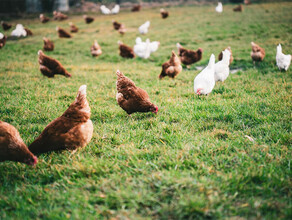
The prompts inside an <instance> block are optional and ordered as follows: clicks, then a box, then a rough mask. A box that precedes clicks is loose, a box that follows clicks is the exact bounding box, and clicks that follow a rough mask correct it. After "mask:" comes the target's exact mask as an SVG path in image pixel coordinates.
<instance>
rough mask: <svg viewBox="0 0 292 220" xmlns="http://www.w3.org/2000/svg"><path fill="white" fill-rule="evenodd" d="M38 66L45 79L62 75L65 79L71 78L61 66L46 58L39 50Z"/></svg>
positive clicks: (57, 62) (55, 61)
mask: <svg viewBox="0 0 292 220" xmlns="http://www.w3.org/2000/svg"><path fill="white" fill-rule="evenodd" d="M38 55H39V64H40V71H41V73H42V74H43V75H45V76H47V77H54V75H56V74H59V75H64V76H66V77H71V74H70V73H68V71H67V70H66V69H65V68H64V67H63V66H62V64H61V63H60V62H59V61H58V60H55V59H53V58H51V57H48V56H46V55H45V54H44V53H43V51H41V50H39V52H38Z"/></svg>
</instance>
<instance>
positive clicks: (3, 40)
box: [0, 33, 7, 49]
mask: <svg viewBox="0 0 292 220" xmlns="http://www.w3.org/2000/svg"><path fill="white" fill-rule="evenodd" d="M6 39H7V37H6V36H5V35H4V34H2V33H0V49H1V48H2V47H4V46H5V44H6Z"/></svg>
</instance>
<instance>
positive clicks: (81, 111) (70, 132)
mask: <svg viewBox="0 0 292 220" xmlns="http://www.w3.org/2000/svg"><path fill="white" fill-rule="evenodd" d="M90 115H91V113H90V107H89V104H88V101H87V99H86V85H82V86H80V88H79V90H78V93H77V97H76V99H75V101H74V102H73V103H72V104H71V105H70V106H69V108H68V109H67V110H66V111H65V112H64V114H63V115H62V116H60V117H59V118H57V119H55V120H54V121H52V122H51V123H50V124H49V125H48V126H47V127H46V128H45V129H44V131H43V132H42V133H41V134H40V136H39V137H38V138H37V139H35V141H34V142H33V143H32V144H31V145H30V146H29V150H30V151H31V152H33V153H34V154H41V153H45V152H50V151H60V150H76V149H77V148H81V147H85V146H86V145H87V144H88V143H89V141H90V140H91V138H92V133H93V124H92V121H91V120H90Z"/></svg>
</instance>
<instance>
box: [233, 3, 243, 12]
mask: <svg viewBox="0 0 292 220" xmlns="http://www.w3.org/2000/svg"><path fill="white" fill-rule="evenodd" d="M233 11H235V12H242V11H243V7H242V5H238V6H237V7H235V8H233Z"/></svg>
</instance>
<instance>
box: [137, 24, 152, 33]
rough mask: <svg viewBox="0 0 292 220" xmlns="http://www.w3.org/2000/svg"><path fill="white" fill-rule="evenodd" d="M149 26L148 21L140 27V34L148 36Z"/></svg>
mask: <svg viewBox="0 0 292 220" xmlns="http://www.w3.org/2000/svg"><path fill="white" fill-rule="evenodd" d="M149 26H150V21H146V22H145V23H144V24H142V25H141V26H140V27H139V32H140V34H147V33H148V28H149Z"/></svg>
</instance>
